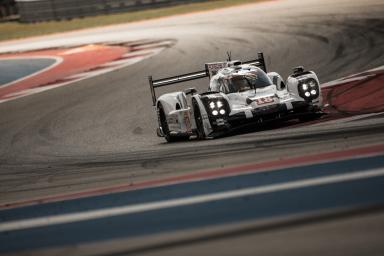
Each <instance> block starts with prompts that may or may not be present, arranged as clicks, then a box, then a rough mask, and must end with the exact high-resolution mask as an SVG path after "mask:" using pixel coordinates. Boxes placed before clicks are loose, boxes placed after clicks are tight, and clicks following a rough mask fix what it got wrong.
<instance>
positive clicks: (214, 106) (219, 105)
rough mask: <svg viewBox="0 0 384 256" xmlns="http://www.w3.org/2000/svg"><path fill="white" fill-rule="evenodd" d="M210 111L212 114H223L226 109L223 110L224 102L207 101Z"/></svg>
mask: <svg viewBox="0 0 384 256" xmlns="http://www.w3.org/2000/svg"><path fill="white" fill-rule="evenodd" d="M209 108H210V110H209V111H210V112H211V114H212V115H213V116H217V115H219V114H220V115H225V114H226V113H227V111H226V110H225V107H224V103H223V102H222V101H221V100H218V101H210V102H209Z"/></svg>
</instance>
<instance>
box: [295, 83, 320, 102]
mask: <svg viewBox="0 0 384 256" xmlns="http://www.w3.org/2000/svg"><path fill="white" fill-rule="evenodd" d="M298 91H299V95H300V97H302V98H304V99H305V100H306V101H312V100H313V99H316V98H318V97H319V94H320V88H319V84H318V83H317V81H316V80H315V79H313V78H307V79H302V80H300V81H299V85H298Z"/></svg>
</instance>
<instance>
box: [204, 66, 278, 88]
mask: <svg viewBox="0 0 384 256" xmlns="http://www.w3.org/2000/svg"><path fill="white" fill-rule="evenodd" d="M271 84H272V81H271V79H269V77H268V76H267V74H265V72H264V71H262V70H261V69H259V68H254V69H252V70H246V71H245V70H244V71H243V72H233V73H231V74H228V75H222V76H217V77H215V78H213V79H212V80H211V85H210V90H211V91H220V92H223V93H226V94H228V93H238V92H244V91H248V90H255V89H257V88H263V87H266V86H269V85H271Z"/></svg>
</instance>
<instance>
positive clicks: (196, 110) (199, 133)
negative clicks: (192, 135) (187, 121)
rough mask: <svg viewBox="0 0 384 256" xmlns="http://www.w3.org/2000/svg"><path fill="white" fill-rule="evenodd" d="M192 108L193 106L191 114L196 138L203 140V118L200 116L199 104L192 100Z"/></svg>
mask: <svg viewBox="0 0 384 256" xmlns="http://www.w3.org/2000/svg"><path fill="white" fill-rule="evenodd" d="M192 106H193V113H194V115H195V122H196V133H197V138H198V139H200V140H201V139H204V138H205V132H204V125H203V118H202V116H201V112H200V108H199V104H198V103H197V102H196V100H195V99H193V100H192Z"/></svg>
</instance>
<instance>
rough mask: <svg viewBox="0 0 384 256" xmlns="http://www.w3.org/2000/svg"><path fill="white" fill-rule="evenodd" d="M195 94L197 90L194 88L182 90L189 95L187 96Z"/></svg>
mask: <svg viewBox="0 0 384 256" xmlns="http://www.w3.org/2000/svg"><path fill="white" fill-rule="evenodd" d="M196 92H197V90H196V89H195V88H188V89H186V90H184V93H185V94H187V95H189V94H192V95H193V94H195V93H196Z"/></svg>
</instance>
